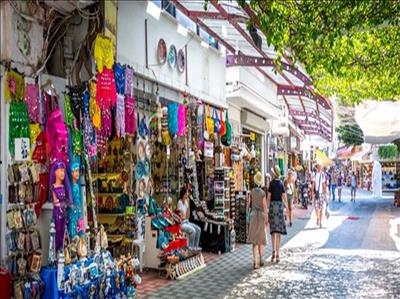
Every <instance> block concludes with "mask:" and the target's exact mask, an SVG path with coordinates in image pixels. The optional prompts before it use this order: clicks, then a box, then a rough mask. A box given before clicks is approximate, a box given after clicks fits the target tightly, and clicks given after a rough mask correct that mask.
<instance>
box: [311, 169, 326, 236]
mask: <svg viewBox="0 0 400 299" xmlns="http://www.w3.org/2000/svg"><path fill="white" fill-rule="evenodd" d="M313 184H314V192H315V196H314V208H315V214H316V215H317V226H319V227H320V228H321V227H322V224H321V220H322V210H323V207H324V203H325V195H326V176H325V174H324V172H323V171H322V166H321V165H317V171H316V173H315V176H314V180H313Z"/></svg>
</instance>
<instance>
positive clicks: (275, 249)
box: [267, 165, 288, 263]
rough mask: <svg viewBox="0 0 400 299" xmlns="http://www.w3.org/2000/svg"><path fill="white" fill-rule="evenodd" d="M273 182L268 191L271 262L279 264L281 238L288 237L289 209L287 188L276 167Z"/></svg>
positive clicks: (273, 172)
mask: <svg viewBox="0 0 400 299" xmlns="http://www.w3.org/2000/svg"><path fill="white" fill-rule="evenodd" d="M271 172H272V175H273V180H272V181H271V183H270V185H269V189H268V196H267V207H268V221H269V231H270V234H271V238H272V258H271V262H273V263H274V262H275V263H279V261H280V260H279V251H280V246H281V236H282V235H286V234H287V232H286V224H285V217H284V215H283V210H284V207H286V209H287V208H288V207H287V198H286V193H285V187H284V185H283V183H282V181H281V180H280V178H279V177H280V172H281V171H280V168H279V166H277V165H276V166H275V167H274V168H272V169H271Z"/></svg>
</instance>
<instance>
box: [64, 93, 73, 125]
mask: <svg viewBox="0 0 400 299" xmlns="http://www.w3.org/2000/svg"><path fill="white" fill-rule="evenodd" d="M64 115H65V123H66V124H67V126H68V127H70V128H72V126H73V124H74V114H73V113H72V109H71V101H70V97H69V95H68V94H67V93H65V94H64Z"/></svg>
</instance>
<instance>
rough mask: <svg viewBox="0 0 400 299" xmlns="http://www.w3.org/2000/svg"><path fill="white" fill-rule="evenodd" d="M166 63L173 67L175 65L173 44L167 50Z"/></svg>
mask: <svg viewBox="0 0 400 299" xmlns="http://www.w3.org/2000/svg"><path fill="white" fill-rule="evenodd" d="M168 64H169V66H170V67H172V68H174V67H175V65H176V48H175V46H174V45H171V46H170V47H169V51H168Z"/></svg>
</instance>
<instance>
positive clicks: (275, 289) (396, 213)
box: [146, 190, 400, 299]
mask: <svg viewBox="0 0 400 299" xmlns="http://www.w3.org/2000/svg"><path fill="white" fill-rule="evenodd" d="M344 191H345V192H344V195H345V196H344V198H343V199H344V203H337V202H334V203H331V204H330V218H329V220H325V222H324V223H323V224H324V228H323V229H317V228H315V219H314V217H313V216H311V217H310V216H309V215H308V214H303V215H302V216H300V217H298V218H297V219H296V220H295V222H294V225H293V227H292V228H289V231H288V235H287V236H285V237H284V238H283V243H284V244H285V245H284V246H283V248H282V252H281V262H280V263H279V264H271V263H269V262H267V263H266V265H265V266H264V267H263V268H262V269H259V270H256V271H253V270H252V264H251V263H252V262H251V247H250V246H248V245H246V246H242V247H240V248H239V249H238V250H236V251H235V252H232V253H228V254H224V255H222V256H221V257H220V258H218V259H217V260H216V261H215V262H213V263H212V264H210V265H208V266H207V267H206V268H205V269H204V270H201V271H199V272H197V273H194V274H193V275H190V276H189V277H187V278H185V279H183V280H181V281H177V282H174V283H172V284H169V285H168V286H166V287H164V288H162V289H160V290H158V291H157V292H153V293H150V294H147V296H146V297H147V298H177V299H178V298H199V299H200V298H202V299H204V298H227V299H230V298H246V299H247V298H296V299H302V298H304V299H311V298H385V299H386V298H400V280H399V277H400V252H399V250H400V232H399V228H400V209H399V208H394V207H393V205H392V199H390V198H384V199H372V198H370V195H369V194H368V193H365V192H360V193H359V198H360V199H358V200H357V201H356V203H350V202H349V198H348V192H347V190H344ZM270 247H271V246H270V242H269V245H268V247H267V252H266V256H268V255H270V254H271V248H270Z"/></svg>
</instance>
